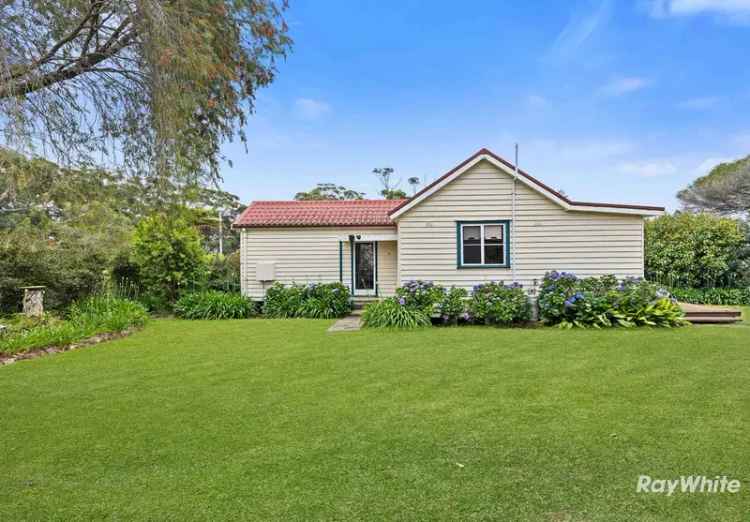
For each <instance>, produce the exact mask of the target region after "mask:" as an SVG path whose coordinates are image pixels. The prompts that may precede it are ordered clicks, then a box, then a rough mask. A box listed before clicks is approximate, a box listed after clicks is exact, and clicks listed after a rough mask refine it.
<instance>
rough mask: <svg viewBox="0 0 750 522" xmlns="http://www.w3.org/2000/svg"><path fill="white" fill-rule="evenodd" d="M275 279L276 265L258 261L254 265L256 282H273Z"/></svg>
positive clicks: (271, 262) (270, 262)
mask: <svg viewBox="0 0 750 522" xmlns="http://www.w3.org/2000/svg"><path fill="white" fill-rule="evenodd" d="M275 279H276V263H275V262H273V261H259V262H258V263H257V264H256V265H255V280H256V281H274V280H275Z"/></svg>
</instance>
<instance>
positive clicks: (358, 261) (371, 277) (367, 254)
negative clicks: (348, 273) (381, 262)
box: [354, 243, 375, 292]
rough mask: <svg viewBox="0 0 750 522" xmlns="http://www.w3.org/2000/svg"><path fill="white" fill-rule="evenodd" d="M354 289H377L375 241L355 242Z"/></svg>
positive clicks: (366, 290)
mask: <svg viewBox="0 0 750 522" xmlns="http://www.w3.org/2000/svg"><path fill="white" fill-rule="evenodd" d="M354 290H355V291H364V292H374V291H375V243H354Z"/></svg>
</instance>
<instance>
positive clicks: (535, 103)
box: [526, 94, 547, 109]
mask: <svg viewBox="0 0 750 522" xmlns="http://www.w3.org/2000/svg"><path fill="white" fill-rule="evenodd" d="M526 104H527V105H528V106H529V107H531V108H532V109H541V108H542V107H544V106H545V105H547V98H545V97H544V96H539V95H536V94H530V95H528V96H527V97H526Z"/></svg>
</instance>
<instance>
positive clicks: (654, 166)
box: [617, 159, 677, 178]
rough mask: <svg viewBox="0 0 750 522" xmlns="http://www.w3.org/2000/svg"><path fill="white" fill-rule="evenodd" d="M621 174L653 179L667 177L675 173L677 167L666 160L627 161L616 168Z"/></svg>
mask: <svg viewBox="0 0 750 522" xmlns="http://www.w3.org/2000/svg"><path fill="white" fill-rule="evenodd" d="M617 170H619V171H620V172H621V173H623V174H628V175H635V176H639V177H643V178H654V177H657V176H669V175H671V174H675V173H676V172H677V166H676V165H675V164H674V163H673V162H672V161H671V160H668V159H656V160H649V161H628V162H623V163H620V164H619V165H618V166H617Z"/></svg>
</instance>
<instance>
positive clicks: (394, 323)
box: [362, 297, 432, 328]
mask: <svg viewBox="0 0 750 522" xmlns="http://www.w3.org/2000/svg"><path fill="white" fill-rule="evenodd" d="M405 302H406V299H405V298H404V297H389V298H387V299H383V300H382V301H377V302H374V303H370V304H368V305H367V307H366V308H365V311H364V313H363V314H362V325H363V326H365V327H368V328H417V327H420V326H430V325H431V324H432V323H431V322H430V316H429V315H427V313H425V311H424V309H420V308H418V307H415V306H406V305H405Z"/></svg>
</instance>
